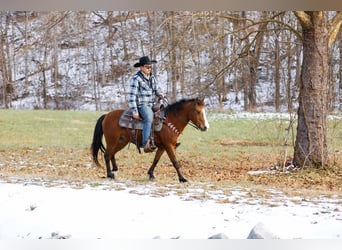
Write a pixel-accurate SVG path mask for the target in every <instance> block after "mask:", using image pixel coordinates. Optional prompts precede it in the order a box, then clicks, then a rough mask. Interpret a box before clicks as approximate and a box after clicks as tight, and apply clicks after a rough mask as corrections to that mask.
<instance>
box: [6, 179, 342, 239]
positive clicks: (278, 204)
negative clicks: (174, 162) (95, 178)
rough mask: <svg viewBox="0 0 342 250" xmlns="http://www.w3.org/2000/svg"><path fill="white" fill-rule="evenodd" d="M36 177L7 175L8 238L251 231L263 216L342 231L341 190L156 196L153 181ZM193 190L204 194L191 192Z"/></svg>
mask: <svg viewBox="0 0 342 250" xmlns="http://www.w3.org/2000/svg"><path fill="white" fill-rule="evenodd" d="M36 183H37V182H36ZM33 184H34V182H32V183H27V184H22V183H15V184H13V183H12V184H10V183H4V182H3V183H0V190H1V192H0V239H21V238H22V239H49V238H53V237H55V238H56V237H57V236H58V237H61V238H63V237H65V238H71V239H156V238H158V239H172V238H180V239H208V238H209V237H211V236H213V235H219V234H224V235H226V236H227V237H228V238H229V239H246V238H247V237H248V235H249V233H250V231H251V229H252V228H253V227H254V226H255V225H257V224H258V223H260V222H261V223H263V225H264V226H265V227H266V228H267V229H269V230H270V232H272V233H273V234H275V235H277V236H278V237H279V238H281V239H297V238H303V239H340V238H341V237H342V206H341V200H340V199H338V198H336V197H335V198H326V197H317V198H316V199H314V200H312V201H308V200H306V199H303V198H301V197H297V198H294V197H291V198H290V197H286V196H284V195H283V194H282V193H280V192H277V191H273V192H272V197H273V198H270V200H264V199H262V198H260V197H258V195H257V194H255V195H253V194H251V197H247V196H246V194H248V193H251V192H252V191H251V190H246V189H240V188H235V189H232V190H231V191H230V193H229V195H227V192H222V191H220V190H213V191H205V190H203V189H200V188H199V189H196V188H189V187H185V186H184V188H183V190H182V191H184V194H183V195H176V194H175V193H176V192H175V191H172V188H171V189H170V192H166V193H165V194H164V195H162V196H159V197H154V196H152V195H151V194H152V193H153V191H155V189H156V188H157V187H155V186H153V185H145V186H137V187H127V186H126V185H125V184H118V185H121V187H122V188H121V189H120V188H119V189H112V188H108V187H109V185H110V184H108V186H107V187H106V183H104V186H102V185H99V186H97V187H91V186H86V187H82V188H81V189H73V188H70V186H69V187H68V185H61V186H58V187H46V186H42V185H33ZM178 188H181V189H182V187H179V186H178ZM191 194H193V195H192V197H193V196H194V194H197V195H198V196H199V197H202V199H196V198H195V199H190V198H189V197H190V196H191ZM202 194H204V195H202ZM189 195H190V196H189ZM223 199H226V202H218V201H219V200H223ZM272 199H273V203H272ZM296 199H297V200H296Z"/></svg>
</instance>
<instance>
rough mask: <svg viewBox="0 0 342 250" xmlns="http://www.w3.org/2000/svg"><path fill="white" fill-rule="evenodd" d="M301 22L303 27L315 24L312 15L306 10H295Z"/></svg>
mask: <svg viewBox="0 0 342 250" xmlns="http://www.w3.org/2000/svg"><path fill="white" fill-rule="evenodd" d="M293 13H294V14H295V16H296V17H297V19H298V20H299V22H300V23H301V25H302V27H307V28H309V27H311V26H312V25H313V23H312V21H311V18H310V15H309V14H308V12H306V11H294V12H293Z"/></svg>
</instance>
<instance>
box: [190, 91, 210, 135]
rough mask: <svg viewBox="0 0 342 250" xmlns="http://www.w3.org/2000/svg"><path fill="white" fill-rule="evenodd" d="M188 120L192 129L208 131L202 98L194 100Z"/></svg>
mask: <svg viewBox="0 0 342 250" xmlns="http://www.w3.org/2000/svg"><path fill="white" fill-rule="evenodd" d="M189 119H190V121H191V122H192V123H193V125H194V127H196V128H198V129H199V130H201V131H206V130H208V129H209V123H208V120H207V117H206V114H205V103H204V97H198V98H196V99H195V100H194V102H193V106H192V110H191V111H190V113H189Z"/></svg>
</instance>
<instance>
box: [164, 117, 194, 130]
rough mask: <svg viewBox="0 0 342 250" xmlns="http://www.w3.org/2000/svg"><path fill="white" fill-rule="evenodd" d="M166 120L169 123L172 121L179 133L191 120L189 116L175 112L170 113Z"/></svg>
mask: <svg viewBox="0 0 342 250" xmlns="http://www.w3.org/2000/svg"><path fill="white" fill-rule="evenodd" d="M166 120H167V122H168V123H172V124H173V125H174V126H175V127H176V128H177V129H178V131H179V133H182V132H183V130H184V128H185V127H186V125H187V124H188V122H189V120H187V118H185V117H182V116H179V115H177V114H175V113H172V114H168V115H167V117H166Z"/></svg>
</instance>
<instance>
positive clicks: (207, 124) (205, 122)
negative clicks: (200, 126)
mask: <svg viewBox="0 0 342 250" xmlns="http://www.w3.org/2000/svg"><path fill="white" fill-rule="evenodd" d="M203 117H204V126H206V127H207V129H209V122H208V120H207V116H206V114H205V109H204V108H203Z"/></svg>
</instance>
